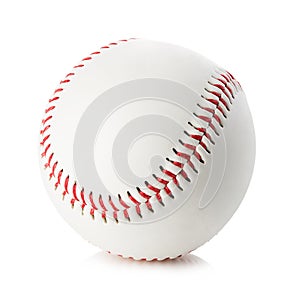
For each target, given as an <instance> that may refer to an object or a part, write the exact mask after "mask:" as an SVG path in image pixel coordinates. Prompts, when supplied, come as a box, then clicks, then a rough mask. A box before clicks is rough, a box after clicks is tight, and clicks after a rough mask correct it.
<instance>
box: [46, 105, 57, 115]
mask: <svg viewBox="0 0 300 299" xmlns="http://www.w3.org/2000/svg"><path fill="white" fill-rule="evenodd" d="M53 109H55V106H50V107H49V108H47V109H46V110H45V114H47V113H48V112H49V111H52V110H53Z"/></svg>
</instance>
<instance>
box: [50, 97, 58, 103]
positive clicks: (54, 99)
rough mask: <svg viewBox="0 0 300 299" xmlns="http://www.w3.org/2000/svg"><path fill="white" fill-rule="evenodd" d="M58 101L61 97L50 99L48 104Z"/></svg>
mask: <svg viewBox="0 0 300 299" xmlns="http://www.w3.org/2000/svg"><path fill="white" fill-rule="evenodd" d="M58 99H59V97H54V98H52V99H50V100H49V101H48V102H49V103H51V102H53V101H57V100H58Z"/></svg>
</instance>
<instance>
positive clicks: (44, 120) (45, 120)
mask: <svg viewBox="0 0 300 299" xmlns="http://www.w3.org/2000/svg"><path fill="white" fill-rule="evenodd" d="M51 118H52V115H50V116H48V117H46V118H45V119H43V120H42V124H43V125H45V123H46V122H47V121H49V120H50V119H51Z"/></svg>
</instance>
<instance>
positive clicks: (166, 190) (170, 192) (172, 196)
mask: <svg viewBox="0 0 300 299" xmlns="http://www.w3.org/2000/svg"><path fill="white" fill-rule="evenodd" d="M164 190H165V192H166V193H167V194H168V195H169V196H170V197H171V198H174V195H173V193H172V191H171V190H170V188H169V187H168V186H165V188H164Z"/></svg>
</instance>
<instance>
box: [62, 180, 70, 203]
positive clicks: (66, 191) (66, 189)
mask: <svg viewBox="0 0 300 299" xmlns="http://www.w3.org/2000/svg"><path fill="white" fill-rule="evenodd" d="M69 179H70V176H69V175H68V176H67V177H66V178H65V183H64V189H65V190H64V192H63V198H64V197H65V195H66V194H69V191H68V186H69Z"/></svg>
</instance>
